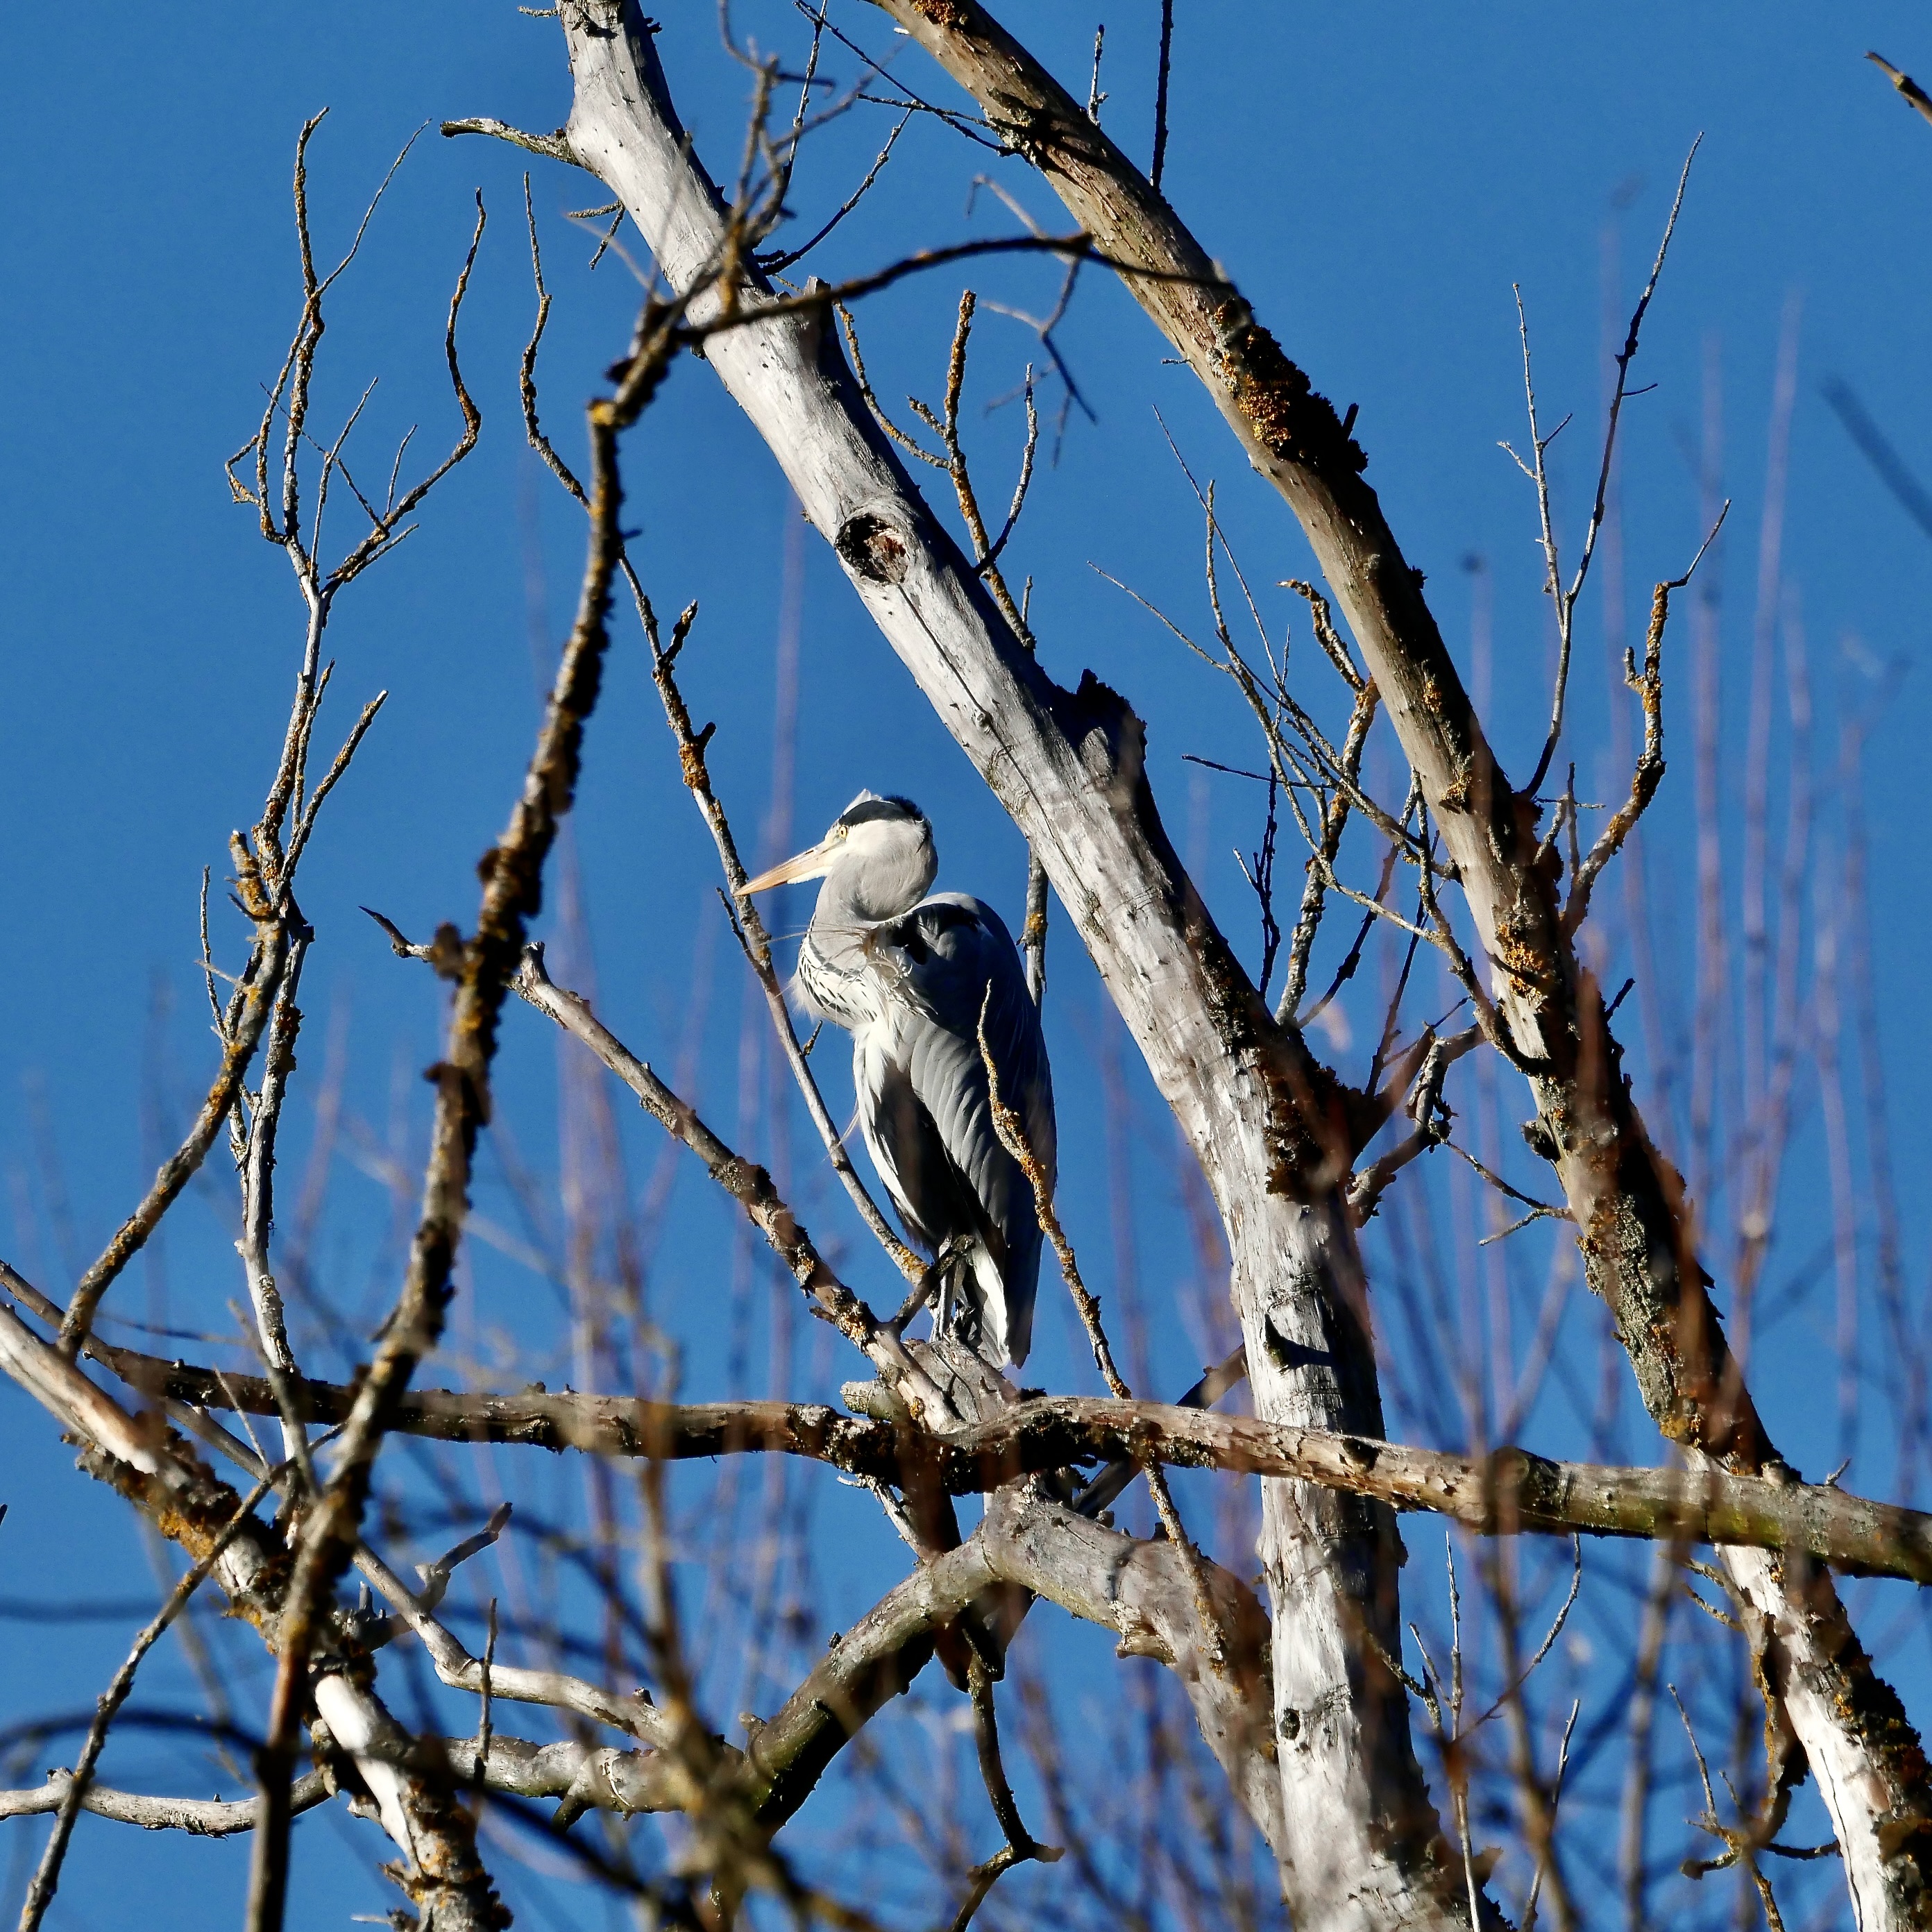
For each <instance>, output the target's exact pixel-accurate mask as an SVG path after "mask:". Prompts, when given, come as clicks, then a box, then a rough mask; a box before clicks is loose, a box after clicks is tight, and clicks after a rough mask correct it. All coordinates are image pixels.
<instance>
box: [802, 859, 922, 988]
mask: <svg viewBox="0 0 1932 1932" xmlns="http://www.w3.org/2000/svg"><path fill="white" fill-rule="evenodd" d="M892 898H893V900H894V901H895V902H894V903H892V904H884V903H882V902H881V901H880V900H879V899H878V898H877V896H876V894H875V893H874V892H868V891H865V890H864V889H862V886H861V882H860V880H859V879H858V878H857V877H856V876H855V875H854V874H853V873H852V872H850V871H847V870H846V869H845V868H843V867H841V868H838V870H836V871H832V872H831V873H829V874H827V875H826V880H825V883H824V884H823V886H820V888H819V889H818V903H817V905H815V906H814V907H813V908H812V913H811V925H810V926H809V927H808V928H807V929H806V935H805V936H806V938H807V939H808V941H810V942H811V945H812V946H813V947H814V949H815V950H817V953H818V956H819V957H820V959H823V961H824V962H825V963H826V965H828V966H829V967H831V968H832V969H833V971H835V972H841V973H852V972H856V971H859V969H860V968H862V967H863V965H865V959H866V942H867V941H868V939H869V938H870V937H871V934H872V932H874V929H877V927H879V926H882V925H883V924H885V923H886V922H887V921H888V920H890V919H898V918H899V917H901V916H902V915H903V914H904V913H907V912H910V910H912V907H913V906H914V905H915V904H917V902H918V901H917V899H916V898H911V899H905V901H904V904H898V903H896V901H898V900H901V899H904V893H903V892H895V893H894V894H893V895H892Z"/></svg>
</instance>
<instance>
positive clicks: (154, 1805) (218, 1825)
mask: <svg viewBox="0 0 1932 1932" xmlns="http://www.w3.org/2000/svg"><path fill="white" fill-rule="evenodd" d="M73 1783H74V1774H73V1772H71V1771H50V1772H48V1774H47V1781H46V1784H43V1785H40V1786H38V1787H36V1788H34V1790H31V1791H0V1818H37V1817H40V1816H41V1815H42V1814H43V1813H46V1812H49V1811H58V1810H59V1809H60V1808H61V1803H62V1800H63V1799H65V1797H66V1796H67V1794H68V1790H69V1789H70V1788H71V1786H72V1785H73ZM329 1795H330V1793H329V1784H328V1781H327V1780H326V1779H325V1778H323V1775H322V1773H321V1772H319V1771H311V1772H307V1773H306V1774H305V1775H303V1776H302V1777H301V1778H298V1779H297V1780H296V1783H295V1785H294V1787H293V1790H291V1792H290V1810H291V1811H310V1810H311V1809H313V1808H314V1807H315V1806H316V1805H320V1804H321V1803H322V1802H323V1800H324V1799H326V1798H327V1797H328V1796H329ZM80 1808H81V1809H82V1810H83V1811H92V1812H93V1813H94V1814H95V1816H96V1817H101V1818H111V1819H113V1820H114V1822H115V1823H116V1824H118V1825H138V1826H140V1827H141V1829H142V1830H143V1831H144V1832H187V1833H189V1834H190V1835H191V1836H193V1837H194V1838H228V1837H229V1836H231V1835H233V1834H234V1833H235V1832H252V1831H253V1830H254V1829H255V1826H256V1823H257V1820H259V1819H260V1816H261V1811H262V1799H261V1794H260V1793H259V1792H258V1793H257V1794H256V1795H255V1796H253V1797H252V1798H150V1797H148V1796H146V1795H145V1793H142V1792H138V1791H115V1790H110V1788H109V1787H107V1786H105V1785H101V1784H90V1785H89V1787H87V1790H86V1793H85V1794H84V1795H83V1797H82V1799H81V1801H80Z"/></svg>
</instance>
